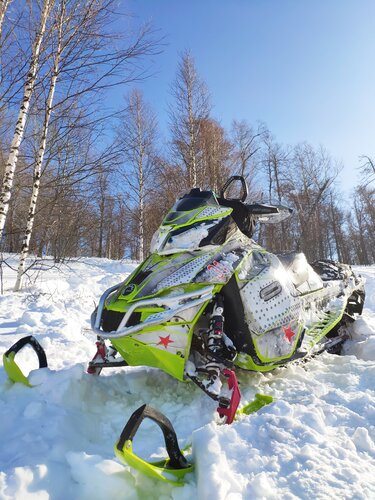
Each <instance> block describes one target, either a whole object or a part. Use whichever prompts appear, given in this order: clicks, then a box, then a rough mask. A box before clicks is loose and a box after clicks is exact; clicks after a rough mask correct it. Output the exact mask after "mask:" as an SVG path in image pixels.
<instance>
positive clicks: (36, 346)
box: [5, 335, 48, 368]
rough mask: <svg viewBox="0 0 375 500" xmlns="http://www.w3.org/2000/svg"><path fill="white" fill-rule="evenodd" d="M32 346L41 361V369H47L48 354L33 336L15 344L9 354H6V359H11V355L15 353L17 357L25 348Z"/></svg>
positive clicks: (8, 351)
mask: <svg viewBox="0 0 375 500" xmlns="http://www.w3.org/2000/svg"><path fill="white" fill-rule="evenodd" d="M27 344H28V345H30V346H31V347H32V348H33V349H34V352H35V353H36V355H37V356H38V360H39V368H47V367H48V364H47V356H46V353H45V352H44V349H43V347H42V346H41V345H40V344H39V342H38V341H37V340H36V338H35V337H33V336H32V335H29V336H27V337H23V338H22V339H20V340H18V341H17V342H16V343H15V344H13V345H12V347H10V348H9V349H8V350H7V352H6V353H5V356H6V357H9V355H10V354H11V353H14V355H16V354H17V353H18V352H19V351H20V350H21V349H22V348H23V347H25V346H26V345H27Z"/></svg>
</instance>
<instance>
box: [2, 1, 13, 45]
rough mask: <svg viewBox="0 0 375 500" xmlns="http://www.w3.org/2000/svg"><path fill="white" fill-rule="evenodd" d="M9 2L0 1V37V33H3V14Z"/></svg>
mask: <svg viewBox="0 0 375 500" xmlns="http://www.w3.org/2000/svg"><path fill="white" fill-rule="evenodd" d="M10 2H11V0H0V37H1V33H2V32H3V23H4V17H5V12H6V11H7V8H8V6H9V4H10Z"/></svg>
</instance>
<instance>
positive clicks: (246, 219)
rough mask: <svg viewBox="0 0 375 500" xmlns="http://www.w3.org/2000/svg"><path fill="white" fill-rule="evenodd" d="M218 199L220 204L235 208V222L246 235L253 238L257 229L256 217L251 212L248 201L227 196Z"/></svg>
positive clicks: (233, 215)
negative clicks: (228, 198) (230, 198)
mask: <svg viewBox="0 0 375 500" xmlns="http://www.w3.org/2000/svg"><path fill="white" fill-rule="evenodd" d="M217 201H218V202H219V204H220V206H222V207H229V208H232V209H233V212H232V213H231V216H232V218H233V220H234V222H235V223H236V224H237V226H238V228H239V230H240V231H241V232H242V233H243V234H244V235H245V236H247V237H248V238H251V237H252V236H253V234H254V230H255V219H254V217H253V216H252V214H251V213H250V212H249V209H248V207H247V205H246V203H243V202H242V201H240V200H226V199H225V198H218V199H217Z"/></svg>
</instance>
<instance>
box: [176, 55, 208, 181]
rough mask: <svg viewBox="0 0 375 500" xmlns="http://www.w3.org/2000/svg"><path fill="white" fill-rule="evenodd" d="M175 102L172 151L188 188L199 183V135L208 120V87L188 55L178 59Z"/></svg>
mask: <svg viewBox="0 0 375 500" xmlns="http://www.w3.org/2000/svg"><path fill="white" fill-rule="evenodd" d="M172 96H173V97H174V103H173V105H172V106H171V107H170V122H171V134H172V148H173V152H174V154H175V156H176V159H177V160H178V161H180V162H182V165H183V166H184V168H185V169H186V173H187V183H188V186H189V187H196V186H197V182H198V170H199V168H200V163H199V161H200V159H199V133H200V128H201V124H202V123H203V121H204V120H206V119H207V118H208V117H209V113H210V108H211V106H210V99H209V94H208V90H207V86H206V84H205V83H204V81H203V80H202V79H201V78H200V76H199V75H198V73H197V70H196V68H195V63H194V59H193V57H192V55H191V53H190V52H188V51H187V52H185V53H184V54H183V55H182V56H181V60H180V62H179V64H178V69H177V75H176V79H175V81H174V83H173V85H172Z"/></svg>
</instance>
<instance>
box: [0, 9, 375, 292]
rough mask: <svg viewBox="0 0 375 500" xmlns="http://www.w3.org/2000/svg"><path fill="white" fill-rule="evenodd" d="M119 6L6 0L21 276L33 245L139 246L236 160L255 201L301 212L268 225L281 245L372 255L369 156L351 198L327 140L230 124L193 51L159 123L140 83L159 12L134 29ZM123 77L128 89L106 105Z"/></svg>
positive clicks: (11, 197)
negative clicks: (316, 142)
mask: <svg viewBox="0 0 375 500" xmlns="http://www.w3.org/2000/svg"><path fill="white" fill-rule="evenodd" d="M117 7H118V2H117V1H116V0H34V1H33V2H27V1H24V2H23V1H21V2H17V3H16V2H12V1H11V0H5V1H3V2H2V4H1V6H0V61H1V68H0V155H1V161H0V167H1V174H2V179H3V180H2V186H1V193H0V238H1V250H2V252H17V253H20V264H19V270H18V279H17V284H16V289H19V288H20V287H21V286H22V281H23V278H24V276H25V273H26V272H27V265H26V258H27V256H28V255H29V254H30V253H31V254H34V255H37V256H43V255H52V256H53V258H54V259H55V261H56V262H60V261H62V260H63V259H66V258H70V257H76V256H83V255H86V256H98V257H108V258H114V259H121V258H124V257H131V258H135V259H139V260H142V259H143V258H144V256H145V255H146V254H147V252H148V251H149V246H150V241H151V238H152V235H153V233H154V231H155V230H156V228H157V226H158V225H159V224H160V222H161V220H162V218H163V215H164V214H165V212H166V211H167V210H168V209H169V208H171V206H172V205H173V203H174V201H175V199H176V198H177V197H178V195H180V194H182V193H184V192H186V191H187V190H189V189H190V188H191V187H196V186H199V187H201V188H211V189H213V190H214V191H216V192H218V191H219V189H220V187H221V186H222V185H223V183H224V182H225V180H226V179H227V177H228V176H229V175H231V174H241V175H243V176H244V177H245V178H246V179H247V182H248V184H249V187H250V195H249V200H248V201H251V202H252V201H262V202H266V203H267V202H271V203H273V202H277V203H282V204H286V205H288V206H290V207H291V208H293V210H294V213H293V216H292V218H291V219H289V220H287V221H284V222H282V223H280V224H279V225H274V226H260V227H259V228H258V231H257V233H256V239H257V240H258V241H259V242H260V244H262V245H264V246H266V247H267V248H268V249H270V250H271V251H275V252H285V251H303V252H305V253H306V255H307V258H308V259H309V260H310V261H313V260H316V259H319V258H331V259H339V260H342V261H345V262H348V263H351V264H370V263H374V262H375V232H374V228H375V206H374V191H375V189H374V178H375V169H374V161H373V160H372V158H371V157H369V156H363V157H362V166H361V172H362V180H363V182H362V183H361V184H360V185H359V186H357V187H355V189H354V190H353V194H352V196H351V197H350V198H349V199H346V198H345V197H344V196H343V195H342V193H340V190H339V182H338V179H339V174H340V171H341V169H342V165H340V164H339V163H338V162H337V161H336V160H335V159H333V158H332V157H331V156H330V154H329V153H328V152H327V151H326V150H325V149H324V148H322V147H314V146H312V145H310V144H308V143H301V144H297V145H293V146H290V145H284V144H280V143H279V142H278V141H277V140H276V138H275V137H274V136H273V134H272V133H271V131H270V130H269V129H268V127H267V126H266V124H264V123H251V122H250V121H247V120H233V122H232V125H231V127H230V129H228V130H226V129H225V128H224V127H223V126H222V125H221V124H220V122H219V121H218V120H217V119H215V116H214V112H213V103H212V100H211V97H210V94H209V90H208V88H207V85H206V84H205V82H204V81H203V79H202V78H201V76H200V75H199V73H198V72H197V69H196V65H195V62H194V58H193V56H192V54H191V53H190V52H188V51H186V52H184V53H183V54H181V55H180V56H179V60H178V62H177V65H176V66H177V67H176V76H175V79H174V81H173V82H171V86H170V99H169V102H168V103H166V104H168V113H169V124H168V133H167V137H162V135H161V133H160V130H159V126H158V120H157V118H158V117H157V116H156V114H155V112H154V111H153V108H152V105H151V104H150V103H148V102H147V101H146V100H145V98H144V96H143V94H142V91H141V90H140V88H141V81H142V79H144V78H146V77H147V75H148V71H147V65H148V63H149V61H150V59H151V56H155V55H157V54H158V53H159V52H160V51H161V50H162V44H163V40H162V39H161V38H160V36H159V35H158V32H157V31H155V30H154V29H153V28H152V27H151V26H150V25H143V26H139V27H138V28H137V29H135V24H134V22H133V21H132V20H131V19H129V18H128V17H127V16H126V13H125V12H123V13H121V12H120V13H119V12H118V11H117V10H116V9H117ZM119 19H120V20H121V22H119ZM116 26H119V29H118V30H116V29H115V28H116ZM116 88H118V89H121V91H122V90H124V92H127V93H126V96H125V97H124V99H123V100H121V99H120V100H119V103H118V105H117V106H116V107H114V106H112V108H105V106H104V105H103V103H105V102H108V101H107V100H106V99H107V98H108V95H109V94H110V93H111V92H113V91H114V89H116ZM117 93H118V91H117Z"/></svg>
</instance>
